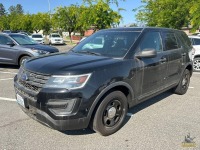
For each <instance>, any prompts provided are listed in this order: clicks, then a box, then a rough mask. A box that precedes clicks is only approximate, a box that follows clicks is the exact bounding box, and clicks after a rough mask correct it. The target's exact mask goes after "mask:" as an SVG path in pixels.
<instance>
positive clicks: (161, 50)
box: [136, 30, 164, 53]
mask: <svg viewBox="0 0 200 150" xmlns="http://www.w3.org/2000/svg"><path fill="white" fill-rule="evenodd" d="M154 32H155V33H158V35H159V41H160V47H161V48H160V50H156V52H157V53H161V52H163V47H164V46H163V39H162V34H161V31H159V30H154V31H148V32H146V33H145V34H144V35H143V37H142V39H141V41H140V43H139V44H138V46H137V47H138V48H137V50H136V52H139V51H142V49H140V48H139V47H140V45H141V43H142V42H143V41H144V39H145V36H146V35H147V34H149V33H154Z"/></svg>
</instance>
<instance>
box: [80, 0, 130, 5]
mask: <svg viewBox="0 0 200 150" xmlns="http://www.w3.org/2000/svg"><path fill="white" fill-rule="evenodd" d="M100 1H102V2H104V3H106V4H108V5H109V4H116V5H117V6H118V5H119V1H126V0H83V2H84V3H88V4H89V5H92V4H94V3H98V2H100Z"/></svg>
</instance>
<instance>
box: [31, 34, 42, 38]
mask: <svg viewBox="0 0 200 150" xmlns="http://www.w3.org/2000/svg"><path fill="white" fill-rule="evenodd" d="M32 38H42V35H32Z"/></svg>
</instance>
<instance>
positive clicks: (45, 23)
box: [29, 13, 51, 33]
mask: <svg viewBox="0 0 200 150" xmlns="http://www.w3.org/2000/svg"><path fill="white" fill-rule="evenodd" d="M31 17H32V19H31V21H32V23H31V26H32V29H33V30H34V31H35V32H36V33H38V32H39V31H40V30H44V32H46V33H48V32H49V31H50V29H51V20H50V16H49V14H48V13H37V14H33V15H32V16H31ZM29 21H30V20H29Z"/></svg>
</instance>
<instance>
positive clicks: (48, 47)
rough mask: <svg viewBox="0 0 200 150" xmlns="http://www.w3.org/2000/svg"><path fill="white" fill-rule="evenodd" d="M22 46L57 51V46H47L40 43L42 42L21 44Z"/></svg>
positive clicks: (51, 51)
mask: <svg viewBox="0 0 200 150" xmlns="http://www.w3.org/2000/svg"><path fill="white" fill-rule="evenodd" d="M22 47H25V48H30V49H36V50H44V51H48V52H50V53H54V52H58V49H57V48H55V47H51V46H47V45H42V44H34V45H23V46H22Z"/></svg>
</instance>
